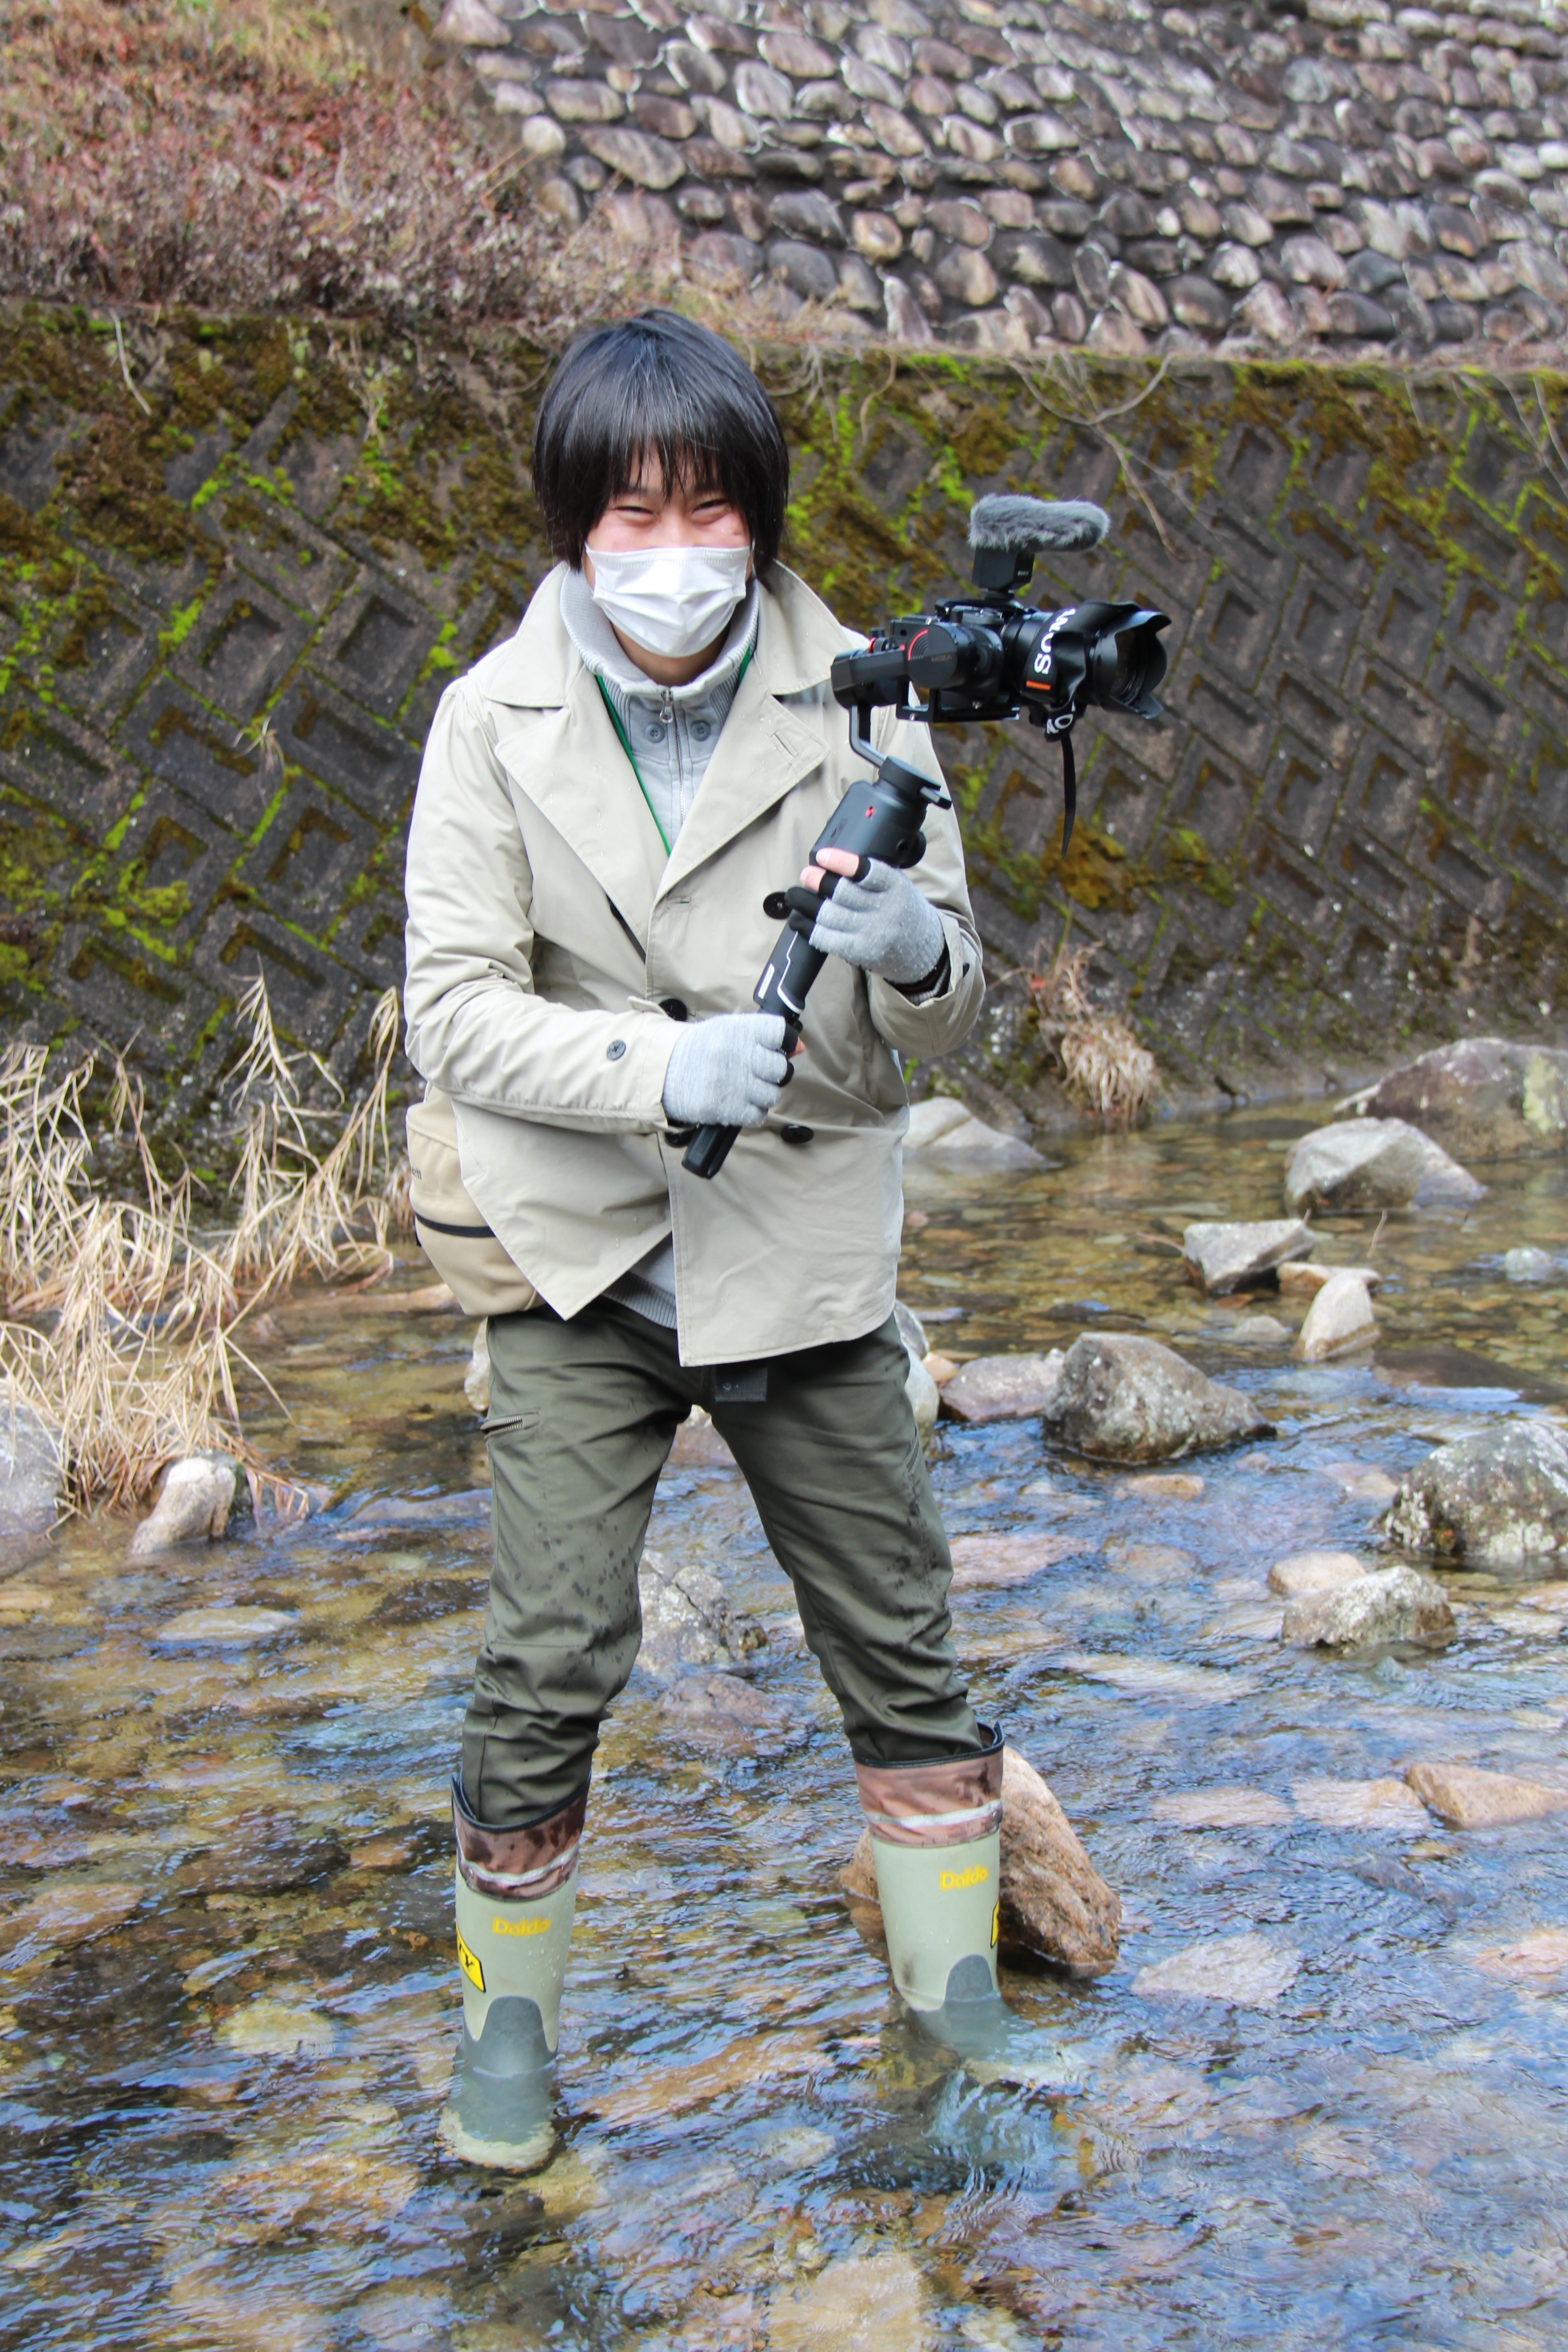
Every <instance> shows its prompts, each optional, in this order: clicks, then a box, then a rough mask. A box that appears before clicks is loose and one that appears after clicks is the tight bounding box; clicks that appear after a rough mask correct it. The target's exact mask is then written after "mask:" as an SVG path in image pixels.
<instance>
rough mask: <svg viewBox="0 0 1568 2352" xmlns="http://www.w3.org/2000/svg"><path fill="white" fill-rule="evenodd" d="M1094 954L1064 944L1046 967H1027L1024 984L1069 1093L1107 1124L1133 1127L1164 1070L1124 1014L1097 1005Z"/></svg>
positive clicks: (1091, 949) (1087, 949)
mask: <svg viewBox="0 0 1568 2352" xmlns="http://www.w3.org/2000/svg"><path fill="white" fill-rule="evenodd" d="M1094 953H1095V950H1094V949H1093V948H1092V947H1081V948H1067V947H1064V948H1063V949H1062V950H1061V951H1060V953H1059V954H1058V955H1057V956H1056V957H1054V958H1053V960H1052V961H1051V962H1050V963H1049V964H1048V965H1047V968H1046V970H1045V971H1043V972H1041V971H1035V972H1026V974H1025V975H1024V985H1025V987H1026V989H1027V990H1028V992H1029V995H1030V998H1031V1000H1032V1002H1033V1004H1034V1008H1035V1017H1036V1019H1037V1022H1038V1024H1039V1030H1040V1034H1041V1036H1042V1037H1043V1038H1044V1039H1045V1042H1046V1046H1047V1051H1048V1052H1049V1054H1050V1056H1051V1059H1052V1061H1053V1062H1054V1063H1055V1065H1056V1066H1057V1068H1058V1070H1059V1071H1060V1072H1061V1075H1062V1078H1063V1081H1064V1083H1065V1084H1066V1087H1067V1089H1068V1093H1069V1094H1071V1095H1076V1096H1077V1097H1078V1099H1079V1102H1081V1103H1083V1104H1084V1105H1085V1106H1086V1107H1087V1108H1089V1110H1092V1111H1093V1112H1095V1113H1096V1114H1097V1116H1098V1117H1099V1118H1102V1119H1103V1120H1104V1121H1105V1123H1106V1125H1107V1127H1131V1124H1132V1122H1133V1121H1134V1119H1137V1118H1141V1117H1142V1114H1143V1113H1144V1111H1146V1110H1147V1109H1148V1108H1149V1105H1150V1103H1151V1102H1152V1099H1153V1096H1154V1088H1155V1087H1156V1085H1157V1084H1158V1082H1159V1072H1158V1070H1157V1068H1156V1066H1155V1062H1154V1056H1153V1055H1152V1054H1151V1053H1150V1052H1149V1050H1148V1048H1147V1046H1144V1045H1140V1044H1139V1043H1138V1040H1137V1038H1136V1037H1135V1036H1134V1034H1133V1033H1132V1030H1131V1026H1130V1025H1129V1024H1128V1023H1127V1022H1126V1021H1124V1020H1123V1018H1122V1016H1121V1013H1101V1012H1100V1011H1099V1010H1098V1009H1097V1008H1096V1006H1095V1004H1094V1003H1093V1001H1092V999H1091V998H1090V996H1089V965H1090V963H1091V962H1092V961H1094Z"/></svg>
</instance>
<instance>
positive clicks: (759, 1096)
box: [664, 1013, 789, 1127]
mask: <svg viewBox="0 0 1568 2352" xmlns="http://www.w3.org/2000/svg"><path fill="white" fill-rule="evenodd" d="M788 1072H789V1064H788V1062H787V1061H786V1060H785V1059H784V1023H783V1021H782V1020H781V1019H780V1018H779V1016H778V1014H777V1013H717V1014H715V1015H714V1017H713V1018H712V1019H711V1020H710V1021H694V1022H692V1023H691V1024H690V1025H689V1027H688V1028H685V1029H683V1030H682V1031H681V1033H680V1035H679V1037H678V1038H677V1040H676V1045H675V1051H674V1053H673V1054H671V1055H670V1057H669V1063H668V1067H667V1068H666V1070H665V1074H664V1108H665V1115H666V1117H667V1118H668V1119H669V1120H670V1121H671V1122H672V1124H673V1125H675V1126H676V1127H761V1125H762V1123H763V1119H765V1118H766V1117H767V1115H768V1113H769V1111H771V1110H772V1108H773V1105H774V1103H776V1102H777V1100H778V1098H779V1089H780V1087H782V1086H783V1085H784V1079H785V1077H786V1076H787V1075H788Z"/></svg>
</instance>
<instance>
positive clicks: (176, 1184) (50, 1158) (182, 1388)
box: [0, 980, 406, 1509]
mask: <svg viewBox="0 0 1568 2352" xmlns="http://www.w3.org/2000/svg"><path fill="white" fill-rule="evenodd" d="M241 1011H242V1013H243V1016H244V1018H245V1020H246V1021H247V1024H248V1025H249V1030H250V1042H249V1044H248V1045H247V1048H246V1050H245V1053H244V1054H243V1055H241V1057H240V1060H239V1062H238V1064H237V1066H236V1069H235V1071H234V1072H233V1074H232V1077H231V1082H230V1100H231V1105H232V1108H233V1110H234V1114H235V1118H236V1124H237V1136H238V1143H239V1160H238V1169H237V1174H236V1177H235V1182H234V1187H233V1191H232V1194H231V1198H232V1200H233V1202H234V1204H235V1211H236V1213H235V1215H234V1216H233V1218H232V1220H231V1221H230V1222H229V1223H226V1224H224V1225H222V1226H220V1227H218V1228H216V1230H212V1231H207V1230H205V1229H203V1228H202V1227H201V1226H200V1225H199V1224H198V1223H197V1221H196V1217H195V1208H194V1203H193V1195H192V1187H191V1183H190V1180H189V1177H188V1176H187V1175H184V1174H182V1175H181V1176H180V1177H179V1178H177V1179H174V1180H171V1179H169V1178H166V1177H165V1176H164V1175H163V1172H162V1171H160V1169H159V1168H158V1166H157V1163H156V1161H155V1160H154V1158H153V1153H152V1150H150V1148H149V1146H148V1142H147V1138H146V1133H145V1129H144V1125H143V1120H142V1100H141V1095H140V1090H139V1088H138V1087H136V1085H135V1083H134V1081H132V1080H131V1079H129V1078H128V1077H127V1076H126V1074H125V1072H124V1069H123V1067H121V1066H116V1068H115V1071H114V1074H113V1078H112V1082H111V1085H110V1092H109V1098H108V1103H107V1107H106V1111H105V1115H104V1119H103V1123H102V1124H103V1130H104V1134H105V1137H106V1139H107V1138H108V1137H110V1136H112V1137H115V1138H120V1137H122V1136H124V1135H125V1134H126V1132H127V1130H129V1133H130V1135H131V1138H132V1141H133V1143H134V1145H135V1150H136V1154H137V1160H138V1163H139V1165H140V1168H141V1171H142V1187H143V1191H144V1193H145V1198H144V1199H143V1200H142V1201H121V1200H110V1199H106V1198H105V1197H103V1195H101V1194H100V1192H97V1191H96V1190H95V1188H94V1184H93V1181H92V1163H93V1157H94V1149H93V1133H92V1122H91V1118H90V1116H89V1108H88V1104H89V1095H90V1090H91V1085H92V1078H93V1070H92V1066H91V1064H90V1063H89V1064H85V1065H83V1066H81V1067H80V1068H79V1069H77V1070H74V1071H71V1072H68V1073H67V1074H66V1075H65V1076H60V1077H55V1078H51V1076H50V1074H49V1072H48V1069H47V1060H46V1056H45V1054H44V1052H43V1050H42V1049H41V1048H38V1047H32V1046H23V1047H13V1048H12V1050H11V1051H10V1052H9V1053H8V1054H7V1055H5V1059H4V1061H3V1062H0V1187H3V1192H0V1301H3V1305H4V1311H5V1317H6V1318H7V1319H6V1320H5V1321H4V1322H0V1388H3V1389H4V1391H5V1392H6V1393H7V1394H8V1395H9V1397H11V1398H12V1399H15V1400H16V1401H18V1402H22V1403H24V1404H26V1405H28V1406H30V1407H31V1409H32V1410H33V1411H34V1412H36V1413H37V1415H38V1417H39V1419H40V1420H41V1421H42V1422H43V1423H45V1425H46V1426H47V1428H48V1429H49V1430H50V1431H51V1432H52V1433H54V1435H55V1438H56V1442H57V1444H58V1448H59V1454H60V1459H61V1462H62V1464H63V1465H64V1474H65V1475H64V1479H63V1488H64V1492H65V1495H66V1498H67V1501H68V1505H69V1507H73V1508H76V1509H85V1508H87V1507H90V1506H92V1505H94V1504H100V1503H104V1504H108V1505H109V1506H110V1507H129V1506H131V1505H132V1504H134V1503H137V1502H140V1501H142V1500H144V1499H145V1498H146V1497H147V1496H148V1495H149V1494H150V1493H151V1491H152V1488H153V1484H154V1482H155V1480H156V1478H157V1476H158V1474H159V1472H160V1471H161V1470H162V1468H163V1465H165V1464H166V1463H167V1462H170V1461H172V1460H174V1459H176V1458H177V1457H178V1456H179V1455H181V1454H191V1453H203V1452H214V1451H221V1452H227V1453H230V1454H236V1455H237V1456H238V1457H239V1458H240V1459H241V1460H242V1461H244V1462H245V1463H246V1464H247V1468H249V1469H250V1470H251V1471H252V1473H253V1474H254V1473H255V1472H256V1470H257V1465H256V1462H255V1457H254V1455H253V1454H252V1452H251V1449H250V1448H249V1447H248V1446H247V1444H246V1441H245V1438H244V1435H243V1433H242V1430H241V1426H240V1412H239V1403H238V1397H237V1381H236V1370H237V1367H238V1368H241V1369H243V1370H245V1371H246V1372H247V1373H248V1374H249V1375H250V1376H251V1377H252V1378H253V1379H254V1380H256V1381H258V1382H260V1383H261V1384H262V1385H263V1386H265V1385H266V1382H265V1381H264V1380H263V1377H262V1375H261V1374H260V1372H259V1371H258V1370H257V1368H256V1366H255V1365H254V1364H253V1363H252V1362H251V1360H250V1359H249V1357H248V1356H247V1354H246V1353H245V1350H244V1348H243V1346H242V1343H241V1340H240V1339H239V1338H238V1337H237V1332H238V1330H239V1327H240V1326H241V1325H242V1324H243V1322H244V1319H245V1318H246V1316H247V1314H249V1313H250V1312H251V1310H252V1309H253V1308H254V1307H257V1306H258V1304H259V1303H260V1302H261V1301H263V1300H264V1299H268V1298H272V1297H277V1296H279V1293H281V1292H282V1291H284V1290H286V1289H287V1288H288V1287H289V1286H290V1285H291V1284H292V1283H294V1282H296V1281H297V1280H298V1279H300V1277H301V1276H305V1275H307V1274H310V1275H314V1276H318V1277H319V1278H321V1280H324V1281H329V1282H337V1283H344V1282H348V1283H351V1284H353V1285H356V1286H363V1284H364V1283H365V1282H367V1281H375V1280H378V1279H379V1278H380V1277H381V1276H383V1275H384V1274H385V1273H386V1272H387V1271H389V1269H390V1267H391V1265H392V1255H391V1251H390V1249H389V1248H388V1246H387V1244H388V1237H389V1234H391V1233H392V1232H393V1231H394V1230H395V1229H396V1228H397V1227H398V1225H399V1224H400V1223H401V1219H400V1216H399V1213H398V1197H399V1188H400V1184H401V1187H402V1189H403V1190H405V1189H406V1184H405V1180H404V1179H403V1178H402V1171H400V1169H399V1167H398V1165H397V1163H396V1162H395V1160H394V1158H393V1155H392V1151H391V1148H390V1141H389V1138H388V1133H387V1119H386V1095H387V1087H388V1082H389V1080H390V1076H391V1071H392V1060H393V1055H394V1051H395V1045H396V1040H397V1028H398V1005H397V994H396V991H395V990H392V989H389V990H388V991H387V992H386V994H385V995H384V997H383V998H382V999H381V1001H380V1003H379V1004H378V1005H377V1007H376V1010H375V1014H374V1023H373V1027H372V1045H373V1049H374V1070H373V1073H372V1076H371V1078H370V1081H369V1083H368V1084H367V1085H366V1087H364V1089H363V1092H362V1093H361V1095H360V1096H359V1097H358V1099H357V1100H356V1101H354V1102H353V1103H346V1102H340V1104H339V1106H338V1108H336V1109H335V1110H332V1111H329V1112H320V1113H318V1112H312V1111H310V1110H307V1109H306V1108H305V1107H304V1104H303V1101H302V1097H301V1084H302V1081H303V1080H304V1079H307V1078H309V1077H310V1076H324V1075H325V1073H324V1072H322V1070H321V1065H320V1064H319V1063H317V1062H316V1061H315V1060H314V1057H313V1056H310V1055H289V1054H288V1053H287V1052H285V1050H284V1048H283V1046H282V1044H281V1042H280V1041H279V1036H278V1034H277V1030H276V1028H275V1026H274V1024H273V1021H272V1016H271V1011H270V1008H269V1006H268V1002H267V994H266V990H265V987H264V985H263V984H262V982H260V981H259V980H258V981H257V982H254V983H252V985H251V987H250V988H249V989H247V992H246V995H245V997H244V999H243V1000H242V1005H241Z"/></svg>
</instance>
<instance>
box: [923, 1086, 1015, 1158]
mask: <svg viewBox="0 0 1568 2352" xmlns="http://www.w3.org/2000/svg"><path fill="white" fill-rule="evenodd" d="M904 1150H906V1151H920V1152H926V1151H932V1152H940V1153H941V1154H942V1157H943V1158H944V1159H948V1158H956V1157H958V1156H959V1155H961V1154H962V1156H963V1158H964V1159H965V1160H984V1161H986V1162H987V1164H988V1165H989V1166H991V1167H993V1168H1037V1167H1039V1166H1040V1164H1041V1161H1040V1155H1039V1153H1038V1152H1037V1151H1034V1150H1031V1149H1030V1147H1029V1146H1028V1145H1027V1144H1026V1143H1020V1142H1019V1141H1018V1139H1017V1138H1016V1136H1012V1135H1004V1134H1003V1133H1002V1131H1001V1129H999V1128H994V1127H987V1126H986V1124H985V1122H984V1119H980V1118H973V1117H972V1116H971V1114H970V1113H969V1112H968V1111H966V1110H965V1109H964V1108H963V1104H962V1103H961V1102H954V1101H953V1100H952V1097H950V1096H947V1095H936V1096H932V1097H930V1098H929V1099H928V1100H927V1101H925V1102H918V1103H915V1104H913V1105H912V1106H911V1108H910V1125H909V1132H908V1134H907V1135H906V1136H905V1137H904Z"/></svg>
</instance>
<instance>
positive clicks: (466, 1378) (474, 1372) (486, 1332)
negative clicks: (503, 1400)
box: [463, 1321, 490, 1421]
mask: <svg viewBox="0 0 1568 2352" xmlns="http://www.w3.org/2000/svg"><path fill="white" fill-rule="evenodd" d="M463 1394H464V1395H465V1396H466V1397H467V1398H468V1402H469V1403H470V1404H471V1405H472V1406H473V1408H474V1411H475V1412H477V1413H478V1414H479V1419H480V1420H481V1421H483V1419H484V1417H485V1415H486V1413H487V1412H489V1409H490V1327H489V1323H488V1322H487V1321H481V1323H480V1325H479V1329H478V1330H477V1331H476V1332H475V1333H474V1352H473V1354H472V1355H471V1356H470V1357H469V1359H468V1370H467V1371H466V1372H465V1373H464V1374H463Z"/></svg>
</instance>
